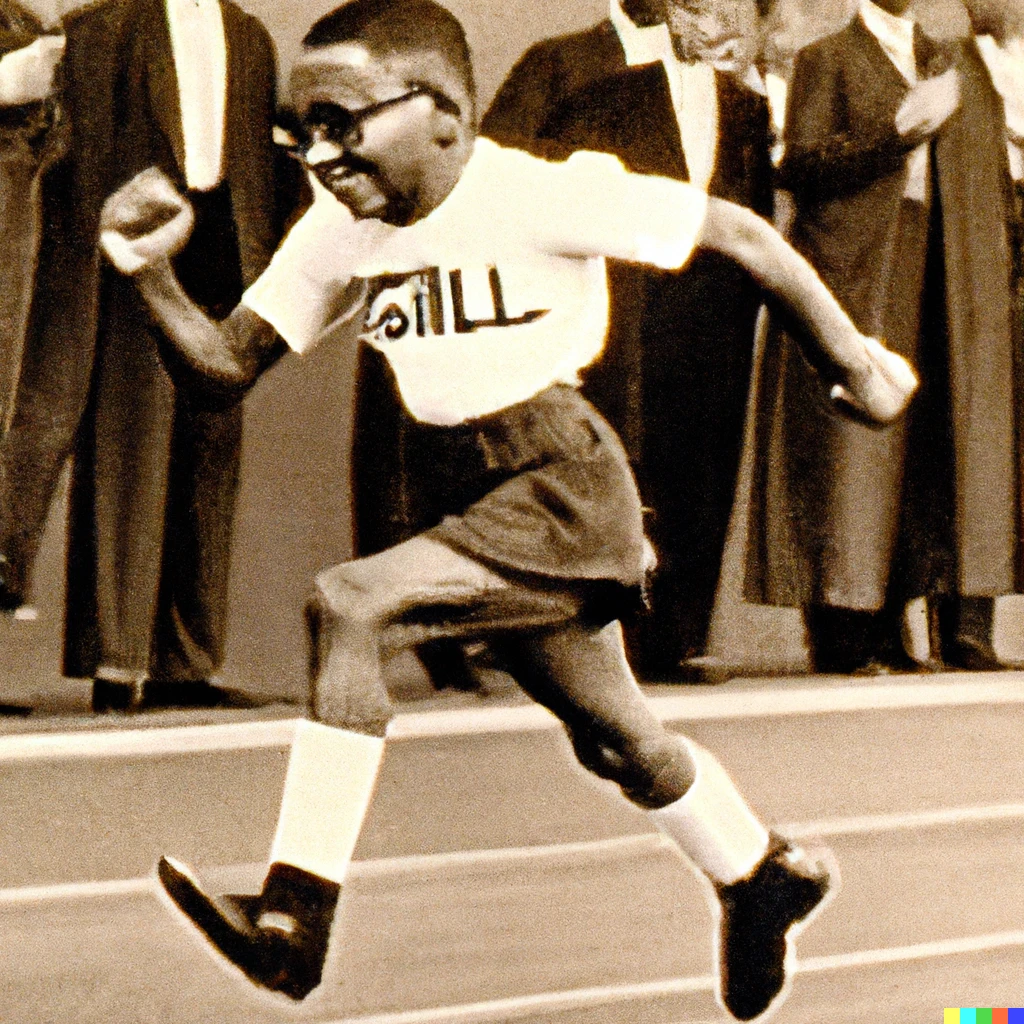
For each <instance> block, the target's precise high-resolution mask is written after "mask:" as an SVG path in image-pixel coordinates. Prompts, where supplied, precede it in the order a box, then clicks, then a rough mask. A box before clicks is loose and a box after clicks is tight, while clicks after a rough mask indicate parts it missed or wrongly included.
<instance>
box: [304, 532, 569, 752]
mask: <svg viewBox="0 0 1024 1024" xmlns="http://www.w3.org/2000/svg"><path fill="white" fill-rule="evenodd" d="M310 608H311V611H310V618H311V622H312V623H313V624H314V627H315V631H314V656H313V665H312V667H313V690H314V692H313V711H314V716H315V717H316V718H317V719H318V720H320V721H322V722H325V723H327V724H328V725H334V726H338V727H341V728H347V729H353V730H356V731H359V732H365V733H369V734H371V735H376V736H382V735H383V734H384V730H385V728H386V726H387V722H388V720H389V719H390V717H391V714H392V709H391V703H390V701H389V700H388V696H387V692H386V690H385V689H384V681H383V676H382V667H383V664H384V661H385V660H386V659H387V658H389V657H391V656H393V655H394V654H396V653H397V652H398V651H400V650H403V649H404V648H406V647H411V646H415V645H416V644H420V643H423V642H424V641H428V640H433V639H438V638H441V637H471V636H480V635H483V634H488V633H491V632H493V631H495V630H503V631H508V630H515V629H524V628H528V627H537V626H543V625H550V624H553V623H556V622H561V621H565V620H566V619H568V618H571V617H572V616H573V615H574V614H575V613H576V611H577V602H576V601H575V600H574V599H573V598H572V596H571V595H565V594H562V593H560V592H558V591H551V592H547V591H541V590H538V591H536V592H534V591H531V590H529V589H527V588H525V587H521V586H518V585H516V584H515V583H513V582H511V581H509V580H508V579H506V578H505V577H504V576H500V575H499V574H498V573H496V572H494V571H493V570H492V569H490V568H488V567H487V566H485V565H483V564H482V563H480V562H477V561H475V560H474V559H472V558H469V557H468V556H466V555H463V554H460V553H459V552H457V551H455V550H454V549H452V548H449V547H448V546H447V545H446V544H442V543H440V542H438V541H435V540H433V539H431V538H429V537H422V536H421V537H414V538H412V539H411V540H407V541H405V542H404V543H402V544H398V545H396V546H395V547H393V548H389V549H388V550H387V551H382V552H381V553H380V554H377V555H371V556H370V557H369V558H360V559H357V560H356V561H354V562H346V563H344V564H342V565H338V566H335V567H334V568H332V569H327V570H325V571H324V572H322V573H321V574H320V575H319V576H318V577H317V580H316V593H315V595H314V598H313V600H312V602H311V605H310Z"/></svg>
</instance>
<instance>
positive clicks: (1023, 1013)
mask: <svg viewBox="0 0 1024 1024" xmlns="http://www.w3.org/2000/svg"><path fill="white" fill-rule="evenodd" d="M1006 1020H1007V1024H1024V1009H1021V1007H1019V1006H1011V1007H1010V1009H1009V1011H1008V1012H1007V1014H1006Z"/></svg>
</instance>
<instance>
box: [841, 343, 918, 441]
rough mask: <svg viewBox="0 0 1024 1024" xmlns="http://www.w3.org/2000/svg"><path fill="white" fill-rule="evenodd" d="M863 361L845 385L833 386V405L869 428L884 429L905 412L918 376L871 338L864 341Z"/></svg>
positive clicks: (897, 356)
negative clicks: (864, 358) (864, 357)
mask: <svg viewBox="0 0 1024 1024" xmlns="http://www.w3.org/2000/svg"><path fill="white" fill-rule="evenodd" d="M862 340H863V342H864V349H865V355H866V357H867V358H866V360H865V362H864V364H863V366H861V367H859V368H858V369H857V370H855V371H850V372H849V374H848V377H847V380H846V383H845V384H836V385H834V386H833V387H832V390H831V392H830V395H829V397H830V398H831V399H832V402H833V404H834V405H836V406H837V407H838V408H840V409H841V410H842V411H843V412H845V413H846V414H847V415H849V416H852V417H853V418H854V419H858V420H861V421H862V422H865V423H867V424H868V425H869V426H875V427H883V426H885V425H886V424H888V423H892V421H893V420H896V419H898V418H899V417H900V416H902V415H903V413H904V412H905V411H906V409H907V406H908V405H909V404H910V399H911V398H913V397H914V392H915V391H917V387H918V380H917V374H915V373H914V370H913V368H912V367H911V365H910V363H908V362H907V361H906V359H904V358H903V356H901V355H897V354H896V353H895V352H891V351H890V350H889V349H887V348H886V347H885V346H884V345H883V344H881V342H879V341H876V340H875V339H874V338H866V337H865V338H863V339H862Z"/></svg>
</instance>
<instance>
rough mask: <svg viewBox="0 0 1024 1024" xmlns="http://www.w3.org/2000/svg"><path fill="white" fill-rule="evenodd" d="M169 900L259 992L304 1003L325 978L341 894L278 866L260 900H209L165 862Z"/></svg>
mask: <svg viewBox="0 0 1024 1024" xmlns="http://www.w3.org/2000/svg"><path fill="white" fill-rule="evenodd" d="M157 877H158V878H159V879H160V884H161V885H162V886H163V887H164V890H165V891H166V893H167V895H168V896H170V898H171V899H172V900H173V901H174V905H175V906H176V907H177V909H178V910H179V911H181V913H182V914H184V915H185V917H187V918H188V920H189V921H190V922H191V923H192V924H193V925H195V927H196V928H198V929H199V930H200V931H201V932H202V933H203V934H204V935H205V936H206V938H207V939H209V941H210V942H211V943H212V944H213V945H214V947H215V948H216V949H217V950H218V952H220V953H221V955H223V956H224V957H226V958H227V960H229V961H230V962H231V963H232V964H234V966H235V967H237V968H238V969H239V970H240V971H241V972H242V973H243V974H244V975H245V976H246V978H248V979H249V981H251V982H252V983H253V984H255V985H259V986H261V987H262V988H266V989H269V990H270V991H272V992H281V993H283V994H284V995H286V996H288V997H289V998H291V999H295V1000H300V999H305V997H306V996H307V995H309V993H310V992H312V991H313V989H315V988H316V987H317V986H318V985H319V984H320V981H321V978H322V977H323V968H324V961H325V960H326V959H327V943H328V940H329V938H330V932H331V922H332V921H333V919H334V910H335V907H336V906H337V902H338V894H339V892H340V886H338V885H337V884H336V883H335V882H330V881H328V880H327V879H325V878H320V877H319V876H318V875H312V874H310V873H309V872H307V871H302V870H300V869H299V868H295V867H292V866H291V865H289V864H272V865H271V866H270V871H269V872H268V874H267V880H266V882H264V885H263V892H262V893H261V894H260V895H259V896H235V895H226V896H211V895H208V894H207V893H205V892H204V891H203V889H202V887H201V885H200V883H199V881H198V879H197V878H196V877H195V876H194V875H193V874H192V873H191V871H190V870H189V869H188V868H187V867H186V866H185V865H184V864H181V863H180V862H178V861H174V860H172V859H171V858H169V857H161V858H160V862H159V864H158V865H157Z"/></svg>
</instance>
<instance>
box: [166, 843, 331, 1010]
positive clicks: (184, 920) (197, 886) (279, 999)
mask: <svg viewBox="0 0 1024 1024" xmlns="http://www.w3.org/2000/svg"><path fill="white" fill-rule="evenodd" d="M163 863H166V864H167V865H168V866H169V867H170V868H171V869H172V870H173V871H175V872H177V874H179V875H181V876H182V877H183V878H184V879H186V880H187V882H188V883H189V885H190V886H191V887H192V888H193V889H194V890H195V892H196V893H197V894H198V895H199V897H200V898H201V899H202V900H203V901H205V902H207V903H208V904H209V905H210V906H211V912H213V913H216V911H214V910H212V907H213V904H212V902H211V901H210V899H209V897H208V896H207V895H206V893H205V891H204V890H203V886H202V883H201V882H200V880H199V879H198V878H197V877H196V875H195V874H194V873H193V871H192V869H191V868H190V867H189V866H188V865H187V864H184V863H182V862H181V861H179V860H177V859H175V858H174V857H161V858H160V862H158V864H157V868H156V873H155V874H156V877H155V879H154V881H155V886H156V894H157V899H158V900H159V901H160V902H161V903H162V904H163V905H164V906H165V907H166V908H167V909H168V910H169V911H170V912H171V915H172V916H173V917H174V919H175V920H176V921H177V922H178V923H179V924H180V925H181V926H182V928H183V929H184V931H185V932H186V933H187V934H188V936H189V940H190V941H191V943H192V945H193V946H194V947H195V948H196V949H201V950H202V951H203V952H204V953H205V954H206V958H207V960H210V961H211V962H212V963H215V964H216V965H217V966H218V967H219V968H220V969H221V972H222V973H224V974H225V975H227V976H228V977H230V978H231V979H232V980H233V981H235V982H243V983H244V986H245V988H246V990H247V991H248V992H250V993H251V994H252V995H253V996H254V997H256V998H257V999H259V1000H261V1001H262V1002H264V1003H266V1004H267V1005H268V1006H270V1007H273V1008H274V1009H275V1010H281V1009H289V1010H291V1011H292V1013H294V1012H295V1010H296V1008H297V1007H299V1006H303V1007H304V1006H307V1005H311V1004H312V1003H313V1002H314V1001H315V997H316V995H317V992H318V989H313V991H312V992H311V993H310V994H309V995H308V996H306V997H305V999H302V1000H301V1001H300V1000H296V999H292V998H291V996H287V995H285V994H284V993H283V992H278V991H276V990H274V989H271V988H267V987H266V986H264V985H261V984H259V983H258V982H256V981H253V979H252V978H251V977H250V976H249V975H248V974H246V973H245V971H244V970H243V969H242V968H241V967H239V966H238V964H236V963H235V962H234V961H233V960H232V959H231V958H230V957H228V956H227V955H226V954H225V953H224V952H223V951H222V950H221V949H220V948H219V947H218V946H217V944H216V943H215V942H214V941H213V940H212V939H211V938H210V937H209V936H208V935H207V934H206V932H205V931H203V929H202V928H201V927H200V926H199V925H198V924H197V923H196V922H195V920H194V919H193V918H192V917H191V916H190V915H189V913H188V912H187V911H186V910H185V909H184V908H183V907H182V906H181V905H180V904H179V903H178V901H177V900H176V899H175V898H174V896H173V895H172V894H171V892H170V891H169V890H168V889H167V888H165V886H164V882H163V879H162V878H161V872H160V868H161V865H162V864H163ZM320 987H322V985H321V986H320Z"/></svg>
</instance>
